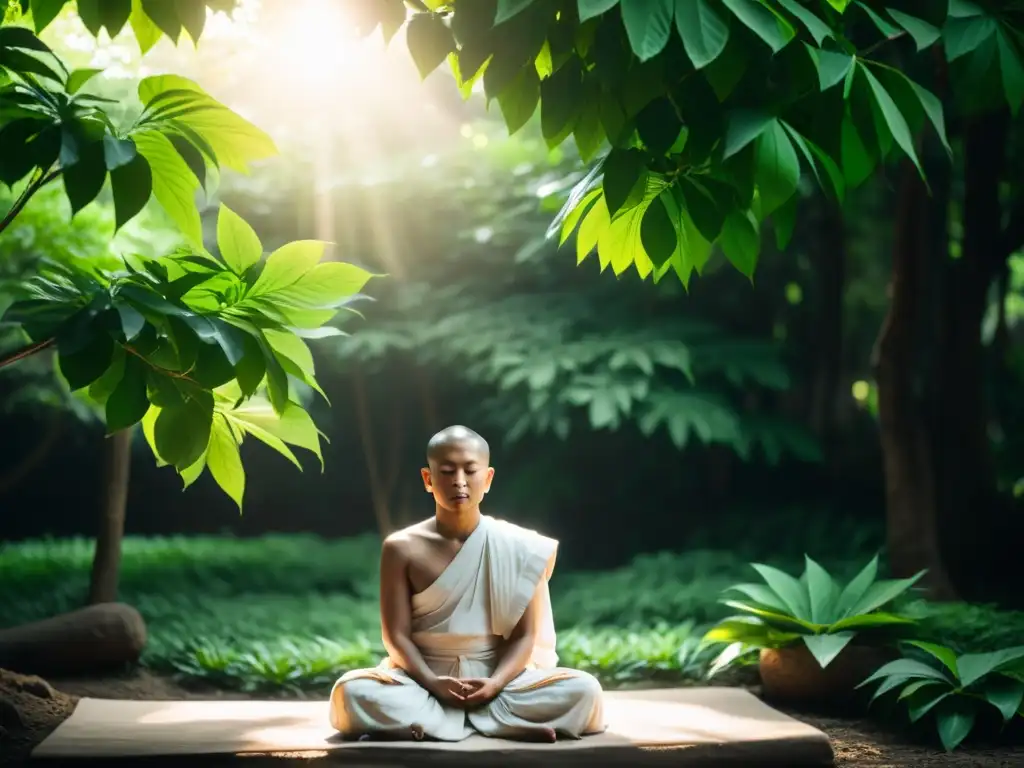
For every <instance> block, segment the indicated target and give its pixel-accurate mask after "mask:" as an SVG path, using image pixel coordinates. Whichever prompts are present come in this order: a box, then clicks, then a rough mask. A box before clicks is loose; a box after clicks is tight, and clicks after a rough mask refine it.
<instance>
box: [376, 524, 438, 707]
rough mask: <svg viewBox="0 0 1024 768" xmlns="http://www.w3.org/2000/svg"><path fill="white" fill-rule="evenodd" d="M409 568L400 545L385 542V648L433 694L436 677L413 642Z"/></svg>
mask: <svg viewBox="0 0 1024 768" xmlns="http://www.w3.org/2000/svg"><path fill="white" fill-rule="evenodd" d="M408 565H409V561H408V558H407V556H406V552H405V548H404V547H403V546H402V543H401V542H400V541H396V540H395V539H392V538H390V537H389V538H387V539H385V540H384V546H383V548H382V550H381V557H380V618H381V628H382V634H383V640H384V647H385V649H386V650H387V652H388V655H389V656H390V657H391V659H392V660H393V661H394V662H395V664H397V665H398V666H399V667H401V668H402V669H404V670H405V671H406V673H407V674H408V675H409V677H411V678H412V679H413V680H415V681H416V682H417V683H419V684H420V685H421V686H422V687H424V688H426V689H427V690H428V691H432V690H433V688H434V685H435V683H437V676H436V675H435V674H434V673H433V672H432V671H431V670H430V668H429V667H428V666H427V663H426V662H425V661H424V660H423V656H422V654H421V653H420V652H419V649H418V648H417V647H416V645H415V644H414V643H413V641H412V605H411V596H410V594H409V578H408V570H407V569H408Z"/></svg>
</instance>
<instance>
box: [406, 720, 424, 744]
mask: <svg viewBox="0 0 1024 768" xmlns="http://www.w3.org/2000/svg"><path fill="white" fill-rule="evenodd" d="M409 731H410V732H411V733H412V737H413V738H414V739H415V740H416V741H423V736H424V735H425V734H424V731H423V726H422V725H420V724H418V723H415V724H413V726H412V727H411V728H410V729H409Z"/></svg>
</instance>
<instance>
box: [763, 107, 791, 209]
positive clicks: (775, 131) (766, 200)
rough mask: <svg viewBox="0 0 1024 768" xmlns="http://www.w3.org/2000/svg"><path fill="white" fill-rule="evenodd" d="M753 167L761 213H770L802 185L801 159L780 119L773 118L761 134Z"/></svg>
mask: <svg viewBox="0 0 1024 768" xmlns="http://www.w3.org/2000/svg"><path fill="white" fill-rule="evenodd" d="M754 166H755V180H756V183H757V187H758V190H759V191H760V195H761V213H762V215H763V216H770V215H771V214H772V213H773V212H774V211H775V210H776V209H777V208H778V207H779V206H781V205H782V204H783V203H785V202H786V201H787V200H789V199H790V198H791V197H792V196H793V195H794V194H795V193H796V190H797V187H798V186H799V184H800V159H799V158H798V157H797V154H796V149H795V148H794V147H793V142H792V141H790V139H789V136H787V135H786V130H785V128H783V127H782V124H781V123H780V122H779V121H778V120H773V121H772V122H771V124H770V125H769V127H768V128H767V129H766V130H764V131H763V132H762V133H761V135H760V136H759V137H758V139H757V145H756V152H755V161H754Z"/></svg>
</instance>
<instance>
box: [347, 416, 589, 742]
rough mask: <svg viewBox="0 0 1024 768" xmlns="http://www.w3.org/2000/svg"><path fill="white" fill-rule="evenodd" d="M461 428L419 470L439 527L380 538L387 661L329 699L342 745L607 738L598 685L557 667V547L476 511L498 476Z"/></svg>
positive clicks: (353, 675)
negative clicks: (354, 741) (553, 594)
mask: <svg viewBox="0 0 1024 768" xmlns="http://www.w3.org/2000/svg"><path fill="white" fill-rule="evenodd" d="M489 464H490V449H489V447H488V445H487V442H486V441H485V440H484V439H483V438H482V437H481V436H480V435H478V434H477V433H476V432H474V431H473V430H471V429H468V428H466V427H461V426H454V427H449V428H447V429H444V430H442V431H441V432H438V433H437V434H436V435H434V436H433V437H432V438H431V439H430V442H429V443H428V445H427V465H428V466H427V467H424V468H423V470H422V471H421V474H422V476H423V484H424V486H425V488H426V491H427V493H430V494H432V495H433V497H434V502H435V512H434V516H433V517H432V518H430V519H428V520H425V521H423V522H421V523H417V524H415V525H412V526H410V527H408V528H406V529H404V530H401V531H398V532H397V533H394V534H392V535H390V536H388V537H387V539H386V540H385V541H384V545H383V548H382V552H381V623H382V628H383V640H384V647H385V649H386V650H387V653H388V655H387V658H385V659H384V661H382V662H381V664H380V665H379V666H377V667H376V668H372V669H360V670H354V671H351V672H348V673H347V674H345V675H344V676H343V677H341V679H339V680H338V681H337V682H336V683H335V684H334V688H333V690H332V691H331V703H330V721H331V725H332V726H333V727H334V728H336V729H337V730H338V731H340V732H341V733H342V734H344V735H345V736H348V737H360V736H367V737H374V736H381V737H390V738H409V737H411V738H414V739H423V738H430V739H436V740H441V741H459V740H462V739H464V738H466V737H468V736H470V735H471V734H473V733H474V732H475V733H479V734H483V735H484V736H492V737H499V738H505V739H520V740H531V741H552V742H553V741H555V740H556V738H557V737H558V736H559V735H562V736H567V737H570V738H580V737H582V736H583V735H586V734H591V733H599V732H601V731H603V730H604V729H605V723H604V713H603V706H602V698H601V686H600V684H599V683H598V681H597V680H596V679H595V678H594V677H593V676H591V675H589V674H587V673H585V672H581V671H578V670H572V669H565V668H560V667H558V666H557V661H558V659H557V656H556V654H555V628H554V621H553V617H552V614H551V600H550V596H549V593H548V579H549V578H550V577H551V573H552V570H553V569H554V565H555V555H556V552H557V548H558V542H557V541H555V540H553V539H550V538H547V537H546V536H542V535H540V534H538V533H536V532H534V531H530V530H527V529H525V528H522V527H520V526H518V525H515V524H513V523H510V522H507V521H504V520H499V519H496V518H493V517H490V516H488V515H483V514H481V512H480V502H481V501H482V499H483V497H484V495H485V494H486V493H487V492H488V491H489V490H490V487H491V481H492V479H493V477H494V469H493V468H492V467H491V466H489Z"/></svg>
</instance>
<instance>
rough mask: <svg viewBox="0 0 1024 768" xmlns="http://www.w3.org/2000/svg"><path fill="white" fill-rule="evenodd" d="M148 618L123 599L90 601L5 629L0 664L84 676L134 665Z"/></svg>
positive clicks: (0, 634) (143, 642)
mask: <svg viewBox="0 0 1024 768" xmlns="http://www.w3.org/2000/svg"><path fill="white" fill-rule="evenodd" d="M145 645H146V623H145V622H144V621H143V620H142V616H141V615H140V614H139V612H138V611H137V610H135V609H134V608H132V607H131V606H130V605H125V604H124V603H101V604H100V605H90V606H89V607H88V608H82V609H80V610H77V611H71V612H70V613H62V614H59V615H57V616H53V617H52V618H49V619H44V620H42V621H37V622H33V623H32V624H22V625H21V626H18V627H12V628H10V629H3V630H0V667H6V668H7V669H13V670H16V671H18V672H24V673H29V674H37V675H69V676H74V675H82V674H92V673H101V672H107V671H112V670H115V669H118V668H123V667H124V666H125V665H128V664H134V663H135V662H136V661H138V660H139V655H140V654H141V653H142V649H143V648H144V647H145Z"/></svg>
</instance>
